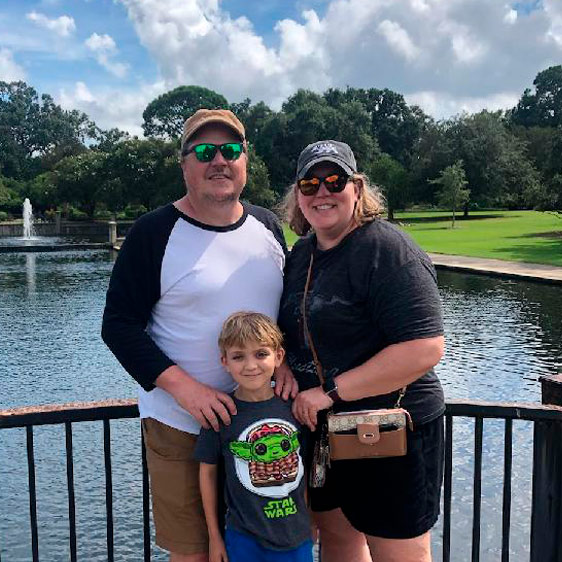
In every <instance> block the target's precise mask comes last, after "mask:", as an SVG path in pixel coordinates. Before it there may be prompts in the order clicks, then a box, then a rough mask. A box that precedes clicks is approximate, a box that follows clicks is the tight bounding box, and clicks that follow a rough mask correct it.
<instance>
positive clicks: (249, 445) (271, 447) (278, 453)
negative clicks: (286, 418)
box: [229, 420, 300, 488]
mask: <svg viewBox="0 0 562 562" xmlns="http://www.w3.org/2000/svg"><path fill="white" fill-rule="evenodd" d="M240 437H242V435H241V436H240ZM299 447H300V444H299V440H298V431H296V429H295V428H293V427H290V426H289V425H288V424H285V423H279V422H274V421H273V420H267V421H265V422H260V423H259V424H257V425H255V426H254V427H253V428H252V429H251V430H250V431H249V432H248V433H247V435H246V436H245V439H243V440H240V441H231V442H230V443H229V449H230V452H231V453H232V454H233V455H234V456H235V457H237V458H238V459H241V460H243V461H246V462H247V466H248V472H249V477H250V482H251V485H252V486H254V487H256V488H263V487H269V486H282V485H284V484H286V483H288V482H294V481H295V480H296V479H297V476H298V474H299V455H298V453H297V451H298V450H299Z"/></svg>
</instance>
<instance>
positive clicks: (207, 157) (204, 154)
mask: <svg viewBox="0 0 562 562" xmlns="http://www.w3.org/2000/svg"><path fill="white" fill-rule="evenodd" d="M217 150H220V151H221V154H222V155H223V157H224V159H225V160H238V158H240V155H241V154H242V153H243V152H244V144H243V143H241V142H226V143H224V144H212V143H210V142H204V143H201V144H196V145H194V146H192V147H191V148H188V149H184V151H183V155H184V156H187V155H188V154H191V153H192V152H195V158H197V160H199V162H211V161H212V160H213V158H214V157H215V156H216V154H217Z"/></svg>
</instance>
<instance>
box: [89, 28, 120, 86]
mask: <svg viewBox="0 0 562 562" xmlns="http://www.w3.org/2000/svg"><path fill="white" fill-rule="evenodd" d="M84 44H85V45H86V47H88V49H89V50H90V51H92V53H94V54H95V56H96V60H97V61H98V63H99V64H100V65H101V66H103V67H104V68H105V69H106V70H107V71H108V72H111V74H113V75H114V76H117V77H118V78H123V77H124V76H125V75H126V74H127V70H128V66H127V65H126V64H124V63H121V62H117V61H114V60H112V57H113V56H114V55H115V53H116V52H117V45H116V44H115V41H114V40H113V38H112V37H111V36H110V35H107V34H104V35H98V34H97V33H92V35H90V37H88V39H86V41H85V42H84Z"/></svg>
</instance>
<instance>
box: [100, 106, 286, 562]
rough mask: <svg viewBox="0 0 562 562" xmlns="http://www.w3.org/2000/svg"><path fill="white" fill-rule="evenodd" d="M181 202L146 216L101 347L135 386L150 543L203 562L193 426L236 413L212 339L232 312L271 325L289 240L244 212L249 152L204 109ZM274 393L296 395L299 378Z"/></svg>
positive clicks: (196, 117) (119, 265)
mask: <svg viewBox="0 0 562 562" xmlns="http://www.w3.org/2000/svg"><path fill="white" fill-rule="evenodd" d="M181 168H182V172H183V178H184V181H185V185H186V188H187V193H186V195H184V196H183V197H182V198H181V199H179V200H178V201H175V202H174V203H170V204H168V205H166V206H164V207H161V208H160V209H157V210H156V211H153V212H151V213H147V214H146V215H144V216H142V217H141V218H140V219H139V220H138V221H137V222H136V223H135V225H134V226H133V228H132V229H131V231H130V233H129V235H128V236H127V238H126V240H125V243H124V244H123V247H122V249H121V251H120V252H119V256H118V258H117V261H116V262H115V266H114V268H113V273H112V276H111V281H110V284H109V289H108V292H107V302H106V307H105V311H104V317H103V328H102V337H103V339H104V341H105V342H106V344H107V345H108V346H109V348H110V349H111V351H112V352H113V353H114V354H115V356H116V357H117V359H118V360H119V362H120V363H121V364H122V365H123V367H124V368H125V369H126V370H127V371H128V372H129V373H130V374H131V375H132V376H133V377H134V378H135V380H136V381H137V382H138V383H139V385H140V387H141V388H140V389H139V410H140V415H141V418H142V424H143V435H144V440H145V444H146V447H147V461H148V469H149V473H150V481H151V491H152V502H153V515H154V522H155V527H156V543H157V544H158V545H159V546H161V547H162V548H164V549H166V550H168V551H169V552H170V561H171V562H203V561H206V560H207V559H208V545H207V529H206V526H205V518H204V514H203V508H202V505H201V498H200V494H199V485H198V471H199V466H198V464H197V463H196V462H195V461H194V460H193V459H192V452H193V449H194V446H195V441H196V438H197V434H198V433H199V430H200V427H201V426H203V427H206V428H208V427H213V428H214V429H215V430H217V429H218V427H219V421H220V420H222V421H223V422H224V423H226V424H228V423H230V416H232V415H235V414H236V408H235V406H234V402H233V401H232V399H231V398H230V396H229V395H228V393H229V392H231V391H232V390H233V389H234V384H233V381H232V379H231V378H230V376H229V375H228V373H226V371H225V370H224V369H223V367H222V366H221V363H220V356H219V350H218V347H217V337H218V334H219V331H220V327H221V325H222V322H223V321H224V319H225V318H226V317H227V316H229V315H230V314H231V313H233V312H235V311H238V310H253V311H257V312H262V313H264V314H267V315H268V316H271V317H273V318H276V317H277V312H278V304H279V298H280V295H281V290H282V284H283V282H282V272H283V266H284V261H285V252H286V247H285V242H284V239H283V234H282V231H281V228H280V226H279V224H278V222H277V220H276V218H275V216H274V215H273V213H271V212H270V211H267V210H265V209H261V208H259V207H255V206H252V205H248V204H243V203H241V202H240V200H239V197H240V194H241V192H242V189H243V187H244V185H245V183H246V173H247V172H246V170H247V144H246V140H245V131H244V127H243V125H242V123H241V122H240V121H239V120H238V119H237V118H236V116H235V115H234V114H233V113H231V112H230V111H226V110H206V109H201V110H199V111H197V112H196V113H195V114H193V115H192V116H191V117H190V118H189V119H188V120H187V121H186V122H185V124H184V131H183V135H182V141H181ZM278 383H280V386H279V388H278V390H277V393H278V394H280V393H282V395H283V396H284V397H285V398H286V397H287V396H288V395H289V394H290V393H291V394H294V393H295V392H296V387H295V386H293V385H294V384H295V383H294V380H293V379H292V378H291V377H290V376H287V378H285V379H284V380H283V381H278Z"/></svg>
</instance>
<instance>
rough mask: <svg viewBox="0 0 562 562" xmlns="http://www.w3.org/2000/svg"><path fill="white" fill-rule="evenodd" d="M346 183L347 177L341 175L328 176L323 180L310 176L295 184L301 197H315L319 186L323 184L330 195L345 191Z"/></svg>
mask: <svg viewBox="0 0 562 562" xmlns="http://www.w3.org/2000/svg"><path fill="white" fill-rule="evenodd" d="M348 181H349V176H347V175H343V174H330V175H329V176H326V177H325V178H320V177H317V176H312V177H310V178H302V179H301V180H299V181H298V182H297V187H298V188H299V189H300V192H301V193H302V194H303V195H307V196H308V195H316V194H317V193H318V190H319V189H320V185H321V184H322V183H324V185H325V186H326V189H327V190H328V191H329V192H330V193H341V192H342V191H343V190H344V189H345V186H346V185H347V182H348Z"/></svg>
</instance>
